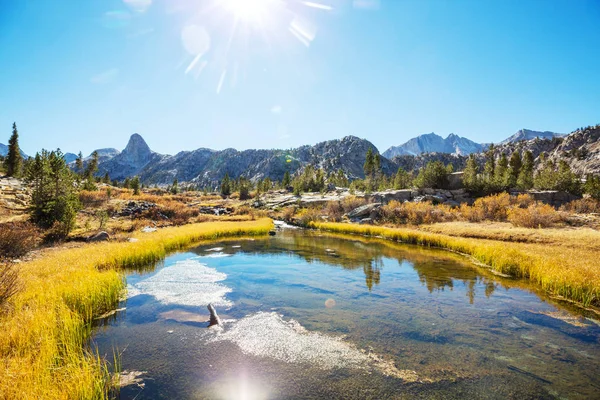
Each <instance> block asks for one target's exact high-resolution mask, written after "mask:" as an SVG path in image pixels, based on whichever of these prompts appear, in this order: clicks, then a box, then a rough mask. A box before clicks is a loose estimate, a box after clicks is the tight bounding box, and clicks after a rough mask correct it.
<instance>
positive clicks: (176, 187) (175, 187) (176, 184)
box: [171, 178, 179, 194]
mask: <svg viewBox="0 0 600 400" xmlns="http://www.w3.org/2000/svg"><path fill="white" fill-rule="evenodd" d="M171 193H172V194H177V193H179V181H178V180H177V178H175V179H173V184H172V185H171Z"/></svg>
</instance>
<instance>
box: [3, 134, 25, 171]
mask: <svg viewBox="0 0 600 400" xmlns="http://www.w3.org/2000/svg"><path fill="white" fill-rule="evenodd" d="M4 162H5V167H6V174H7V175H8V176H14V177H19V176H20V175H21V169H22V166H23V157H21V149H20V148H19V132H18V131H17V124H16V123H14V122H13V126H12V135H11V136H10V139H9V140H8V154H7V155H6V160H5V161H4Z"/></svg>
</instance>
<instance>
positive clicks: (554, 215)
mask: <svg viewBox="0 0 600 400" xmlns="http://www.w3.org/2000/svg"><path fill="white" fill-rule="evenodd" d="M560 219H561V218H560V214H559V213H558V212H557V211H556V210H555V209H554V208H553V207H552V206H549V205H547V204H542V203H535V204H532V205H530V206H529V207H527V208H519V207H513V208H511V209H509V210H508V221H509V222H510V223H511V224H513V225H514V226H521V227H524V228H548V227H551V226H553V225H555V224H556V223H557V222H559V221H560Z"/></svg>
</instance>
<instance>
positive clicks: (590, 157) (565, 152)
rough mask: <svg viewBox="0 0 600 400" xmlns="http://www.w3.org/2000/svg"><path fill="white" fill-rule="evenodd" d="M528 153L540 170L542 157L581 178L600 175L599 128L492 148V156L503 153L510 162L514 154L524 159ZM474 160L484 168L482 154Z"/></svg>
mask: <svg viewBox="0 0 600 400" xmlns="http://www.w3.org/2000/svg"><path fill="white" fill-rule="evenodd" d="M526 151H530V152H531V153H532V154H533V157H534V158H535V159H536V163H537V164H538V166H539V161H540V155H541V154H542V153H544V154H545V156H546V159H548V160H552V161H554V163H556V164H558V162H559V161H561V160H562V161H566V162H567V163H568V164H569V165H570V166H571V169H572V170H573V171H574V172H576V173H578V174H581V175H585V174H588V173H594V174H598V173H600V124H599V125H596V126H588V127H587V128H582V129H577V130H576V131H573V132H571V133H570V134H568V135H565V136H556V135H555V136H552V137H551V138H545V139H541V138H539V137H535V138H534V139H530V140H520V141H516V142H506V143H501V144H499V145H497V146H494V154H495V156H496V158H499V157H500V156H501V154H502V153H504V154H506V155H507V156H508V157H509V158H510V156H511V155H512V154H513V153H514V152H519V153H520V154H521V155H523V154H524V153H525V152H526ZM476 157H477V160H478V161H479V163H480V164H482V165H483V163H484V162H485V156H484V154H477V156H476Z"/></svg>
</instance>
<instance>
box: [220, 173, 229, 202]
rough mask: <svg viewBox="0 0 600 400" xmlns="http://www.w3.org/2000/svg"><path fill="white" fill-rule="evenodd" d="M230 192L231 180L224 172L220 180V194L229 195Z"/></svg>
mask: <svg viewBox="0 0 600 400" xmlns="http://www.w3.org/2000/svg"><path fill="white" fill-rule="evenodd" d="M230 194H231V181H230V179H229V174H227V173H225V176H224V177H223V180H222V181H221V195H222V196H225V197H227V196H229V195H230Z"/></svg>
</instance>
